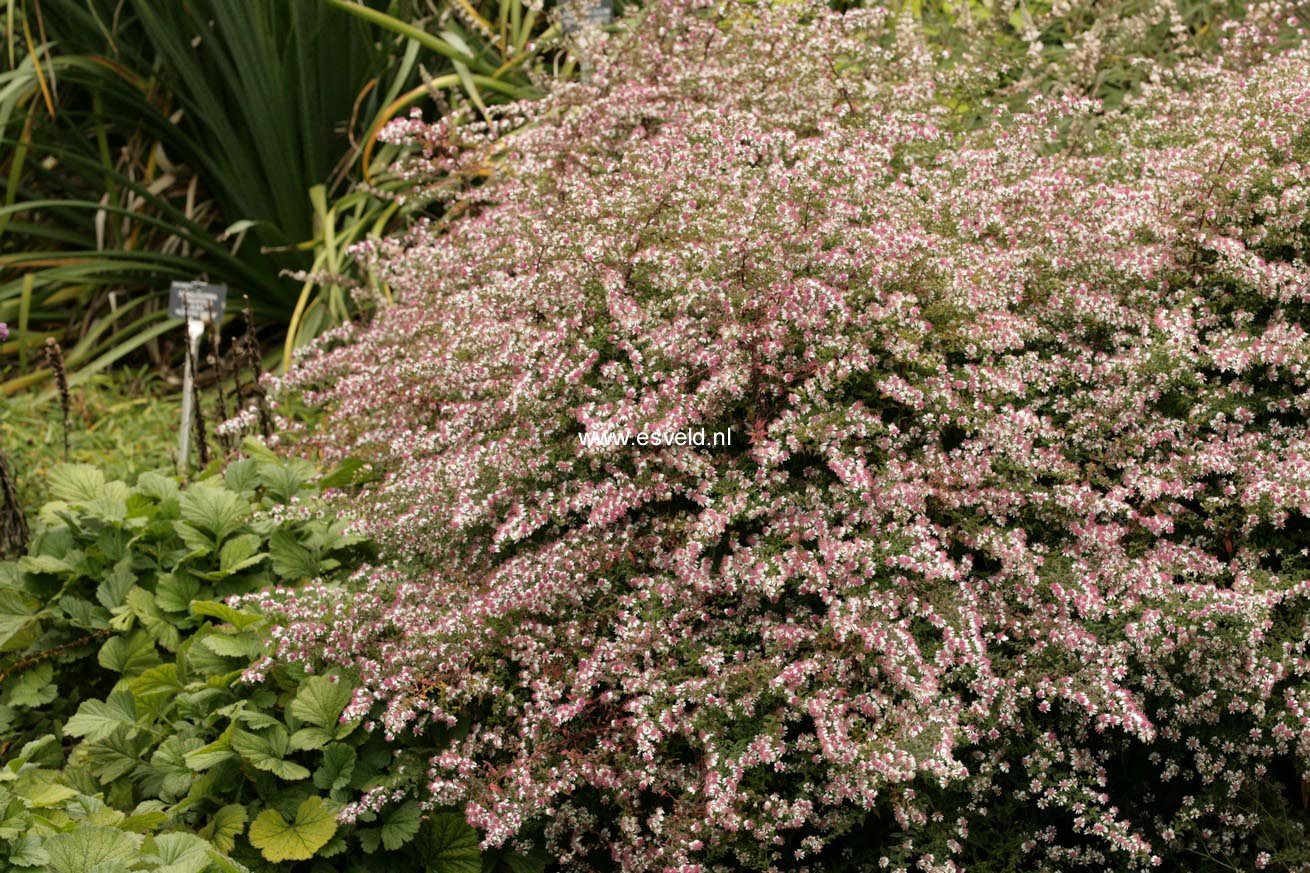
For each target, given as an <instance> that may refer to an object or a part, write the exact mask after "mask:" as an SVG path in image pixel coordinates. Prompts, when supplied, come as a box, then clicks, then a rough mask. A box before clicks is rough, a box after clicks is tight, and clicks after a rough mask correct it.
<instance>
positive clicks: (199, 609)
mask: <svg viewBox="0 0 1310 873" xmlns="http://www.w3.org/2000/svg"><path fill="white" fill-rule="evenodd" d="M191 614H192V615H206V616H209V617H210V618H216V619H218V620H219V621H224V622H227V623H228V624H230V625H232V626H233V627H235V628H236V629H237V630H247V629H249V628H252V627H254V626H255V625H257V624H260V623H261V622H263V621H264V616H262V615H257V614H255V613H253V612H238V611H237V610H235V609H233V608H232V607H230V606H228V605H227V604H226V603H218V602H216V601H212V600H196V601H193V602H192V604H191Z"/></svg>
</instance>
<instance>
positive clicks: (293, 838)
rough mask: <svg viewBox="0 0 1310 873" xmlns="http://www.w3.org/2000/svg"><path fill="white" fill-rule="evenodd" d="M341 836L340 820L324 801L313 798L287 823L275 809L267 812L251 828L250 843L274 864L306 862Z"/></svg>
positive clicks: (260, 815)
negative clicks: (329, 842) (329, 841)
mask: <svg viewBox="0 0 1310 873" xmlns="http://www.w3.org/2000/svg"><path fill="white" fill-rule="evenodd" d="M336 832H337V820H336V817H335V816H334V815H333V814H332V812H331V811H330V810H329V809H328V808H327V804H325V803H324V802H323V798H321V797H310V798H307V799H306V800H305V802H304V803H302V804H300V808H299V809H297V810H296V818H295V821H292V822H287V820H286V819H284V818H283V817H282V814H281V813H279V812H278V811H277V810H275V809H266V810H264V811H263V812H261V813H260V814H259V815H258V816H256V817H255V821H254V823H253V824H251V825H250V843H251V845H253V846H254V847H255V848H256V849H259V851H260V853H261V854H263V856H264V857H265V858H266V859H267V860H269V861H272V862H273V863H275V864H276V863H279V862H281V861H304V860H307V859H309V858H312V857H314V853H315V852H317V851H318V850H319V849H321V848H322V847H323V846H325V845H327V842H328V840H330V839H332V835H333V834H335V833H336Z"/></svg>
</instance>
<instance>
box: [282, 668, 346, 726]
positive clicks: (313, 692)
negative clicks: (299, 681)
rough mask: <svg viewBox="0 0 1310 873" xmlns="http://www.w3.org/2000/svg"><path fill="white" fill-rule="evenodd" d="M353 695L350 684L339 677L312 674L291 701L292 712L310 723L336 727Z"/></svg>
mask: <svg viewBox="0 0 1310 873" xmlns="http://www.w3.org/2000/svg"><path fill="white" fill-rule="evenodd" d="M353 696H354V692H353V691H352V690H351V688H350V686H349V685H347V684H346V683H345V682H342V681H341V680H340V679H339V678H337V677H329V676H311V677H309V679H307V680H305V683H304V684H303V685H301V686H300V691H299V692H297V693H296V698H295V700H292V701H291V706H290V712H291V714H292V715H294V716H295V717H296V718H298V719H300V720H301V721H304V722H308V723H309V724H312V725H317V726H319V727H321V728H335V727H336V726H337V722H338V721H339V720H340V719H341V712H342V710H344V709H345V708H346V707H347V706H348V705H349V704H350V700H351V698H352V697H353Z"/></svg>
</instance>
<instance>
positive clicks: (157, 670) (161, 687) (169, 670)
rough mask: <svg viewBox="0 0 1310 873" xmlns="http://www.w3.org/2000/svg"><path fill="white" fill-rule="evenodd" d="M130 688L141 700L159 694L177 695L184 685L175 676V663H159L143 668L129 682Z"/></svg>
mask: <svg viewBox="0 0 1310 873" xmlns="http://www.w3.org/2000/svg"><path fill="white" fill-rule="evenodd" d="M128 690H130V691H131V692H132V693H133V694H134V695H136V697H137V698H138V699H140V700H142V701H143V702H144V701H146V700H148V699H149V698H152V697H158V696H161V695H170V696H174V697H175V696H177V695H179V694H181V693H182V691H183V690H184V686H183V685H182V682H181V681H180V680H179V679H178V676H177V664H176V663H172V664H160V665H158V666H157V667H151V668H150V669H149V670H145V671H143V672H142V673H141V675H140V676H138V677H137V678H136V680H135V681H134V682H131V683H129V685H128Z"/></svg>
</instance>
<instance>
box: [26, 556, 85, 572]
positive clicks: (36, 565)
mask: <svg viewBox="0 0 1310 873" xmlns="http://www.w3.org/2000/svg"><path fill="white" fill-rule="evenodd" d="M18 566H19V568H21V569H22V570H23V572H25V573H31V574H32V575H33V576H62V575H64V574H65V573H72V572H73V565H72V564H70V563H68V562H67V561H65V560H64V559H63V558H56V557H55V556H54V555H28V556H26V557H23V558H19V560H18Z"/></svg>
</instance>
